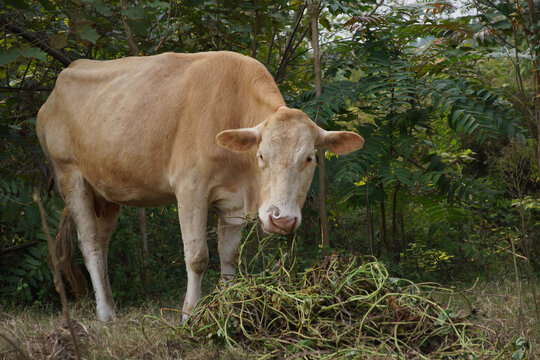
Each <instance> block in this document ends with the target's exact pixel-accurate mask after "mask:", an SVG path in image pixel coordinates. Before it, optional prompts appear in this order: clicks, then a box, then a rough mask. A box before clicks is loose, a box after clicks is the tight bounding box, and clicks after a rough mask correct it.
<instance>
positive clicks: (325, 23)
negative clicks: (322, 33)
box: [319, 16, 332, 31]
mask: <svg viewBox="0 0 540 360" xmlns="http://www.w3.org/2000/svg"><path fill="white" fill-rule="evenodd" d="M319 23H320V24H321V26H322V27H323V28H325V29H326V30H328V31H330V30H332V25H330V22H329V21H328V19H327V18H326V17H325V16H323V17H321V18H320V19H319Z"/></svg>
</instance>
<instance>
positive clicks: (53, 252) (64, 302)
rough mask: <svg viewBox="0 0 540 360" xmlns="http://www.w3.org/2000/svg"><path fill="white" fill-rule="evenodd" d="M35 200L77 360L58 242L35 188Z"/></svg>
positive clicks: (77, 346)
mask: <svg viewBox="0 0 540 360" xmlns="http://www.w3.org/2000/svg"><path fill="white" fill-rule="evenodd" d="M34 201H35V202H36V204H37V206H38V208H39V212H40V214H41V222H42V224H43V232H44V233H45V237H46V238H47V243H48V244H49V254H50V256H51V260H52V263H53V270H54V272H53V275H54V284H55V287H56V291H57V292H58V294H59V295H60V301H61V303H62V312H63V317H64V321H65V322H66V325H67V327H68V329H69V334H70V335H71V342H72V343H73V350H74V352H75V358H76V359H77V360H81V353H80V351H79V345H78V344H77V338H76V336H75V332H74V331H73V326H72V324H71V317H70V316H69V308H68V303H67V297H66V290H65V288H64V282H63V281H62V276H61V275H60V262H59V261H58V258H57V257H56V243H55V242H54V240H53V239H52V237H51V233H50V232H49V227H48V226H47V217H46V216H45V209H43V204H42V203H41V199H40V197H39V195H38V192H37V190H36V189H34Z"/></svg>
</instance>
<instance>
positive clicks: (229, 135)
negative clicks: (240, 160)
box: [216, 127, 260, 152]
mask: <svg viewBox="0 0 540 360" xmlns="http://www.w3.org/2000/svg"><path fill="white" fill-rule="evenodd" d="M259 140H260V136H259V131H258V129H257V128H256V127H255V128H246V129H236V130H225V131H222V132H220V133H219V134H217V136H216V141H217V143H218V145H219V146H222V147H224V148H225V149H229V150H232V151H237V152H243V151H247V150H249V149H251V148H252V147H253V146H254V145H256V144H257V143H258V142H259Z"/></svg>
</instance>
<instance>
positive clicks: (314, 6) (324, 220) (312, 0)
mask: <svg viewBox="0 0 540 360" xmlns="http://www.w3.org/2000/svg"><path fill="white" fill-rule="evenodd" d="M320 4H321V1H320V0H318V1H317V0H309V2H308V9H309V13H310V16H311V43H312V44H313V58H314V61H313V62H314V68H315V95H316V96H320V95H321V93H322V70H321V55H320V49H319V6H320ZM315 121H317V119H315ZM324 155H325V150H324V149H321V148H319V149H317V163H318V164H319V217H320V218H321V237H322V246H323V247H326V246H330V241H329V239H328V212H327V204H326V196H327V194H326V192H327V190H326V162H325V161H326V158H325V156H324Z"/></svg>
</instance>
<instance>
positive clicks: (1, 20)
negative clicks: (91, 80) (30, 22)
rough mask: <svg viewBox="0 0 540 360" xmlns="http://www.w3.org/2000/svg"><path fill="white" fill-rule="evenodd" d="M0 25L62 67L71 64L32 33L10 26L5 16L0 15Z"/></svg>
mask: <svg viewBox="0 0 540 360" xmlns="http://www.w3.org/2000/svg"><path fill="white" fill-rule="evenodd" d="M0 24H1V25H3V26H4V28H5V29H7V30H9V31H10V32H12V33H14V34H16V35H19V36H20V37H22V38H23V39H25V40H26V41H28V42H29V43H31V44H32V45H35V46H37V47H38V48H40V49H41V50H43V51H45V52H46V53H47V54H49V55H51V56H52V57H53V58H55V59H56V60H58V61H60V63H62V65H64V66H69V64H71V62H72V60H71V59H70V58H69V57H68V56H67V55H66V54H64V53H63V52H61V51H59V50H56V49H53V48H51V47H50V46H49V45H48V44H47V43H46V42H44V41H43V40H41V39H40V38H38V36H37V35H36V34H34V33H31V32H28V31H26V30H24V29H23V28H21V27H19V26H17V25H15V24H12V23H11V22H10V21H9V20H8V19H7V18H6V17H5V16H3V15H0Z"/></svg>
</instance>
